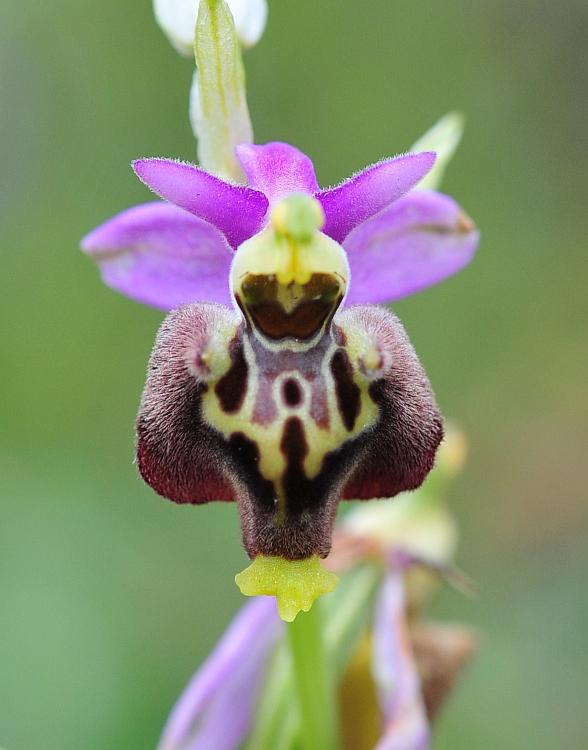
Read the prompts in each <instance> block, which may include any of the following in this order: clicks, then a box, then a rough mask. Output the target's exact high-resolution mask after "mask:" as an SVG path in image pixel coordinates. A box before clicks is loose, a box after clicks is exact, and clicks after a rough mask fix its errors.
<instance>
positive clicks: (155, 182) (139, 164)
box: [133, 159, 268, 248]
mask: <svg viewBox="0 0 588 750" xmlns="http://www.w3.org/2000/svg"><path fill="white" fill-rule="evenodd" d="M133 169H134V170H135V173H136V174H137V176H138V177H139V179H140V180H141V181H142V182H144V183H145V184H146V185H147V187H149V188H150V189H151V190H153V192H154V193H156V194H157V195H159V196H160V197H161V198H164V199H165V200H168V201H170V202H171V203H175V204H176V206H179V207H180V208H184V209H186V211H189V212H190V213H192V214H194V215H195V216H199V217H200V218H201V219H204V220H205V221H208V222H210V223H211V224H213V225H214V226H215V227H217V228H218V229H220V231H221V232H222V233H223V234H224V235H225V237H226V238H227V240H228V242H229V245H231V247H233V248H236V247H238V246H239V245H240V244H241V243H242V242H244V241H245V240H246V239H248V238H249V237H252V236H253V235H254V234H256V233H257V232H258V231H259V230H260V229H261V226H262V223H263V219H264V217H265V214H266V212H267V208H268V201H267V198H266V197H265V196H264V195H263V194H262V193H260V192H258V191H257V190H252V189H251V188H247V187H241V186H239V185H231V184H229V183H228V182H225V181H224V180H221V179H219V178H218V177H214V176H213V175H211V174H208V172H205V171H204V170H203V169H199V168H198V167H196V166H194V165H193V164H187V163H185V162H179V161H173V160H171V159H138V160H137V161H135V162H133Z"/></svg>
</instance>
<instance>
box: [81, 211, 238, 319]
mask: <svg viewBox="0 0 588 750" xmlns="http://www.w3.org/2000/svg"><path fill="white" fill-rule="evenodd" d="M82 249H83V250H84V252H86V253H87V254H88V255H90V256H91V257H92V258H93V259H94V260H95V261H96V262H97V263H98V265H99V267H100V271H101V273H102V278H103V279H104V282H105V283H106V284H107V285H108V286H110V287H111V288H112V289H116V290H117V291H118V292H122V294H125V295H126V296H127V297H130V298H131V299H134V300H137V301H139V302H143V303H144V304H147V305H152V306H153V307H158V308H160V309H162V310H171V309H173V308H175V307H178V306H179V305H182V304H185V303H187V302H193V301H194V300H195V299H200V300H208V301H213V302H222V303H225V304H230V299H231V297H230V292H229V285H228V274H229V268H230V265H231V259H232V253H231V249H230V247H229V245H228V243H227V241H226V239H225V238H224V236H223V235H222V234H221V233H220V232H219V231H218V229H216V228H215V227H213V226H212V225H211V224H208V223H207V222H206V221H203V220H202V219H199V218H198V217H196V216H193V215H192V214H190V213H188V212H187V211H184V210H182V209H181V208H177V207H176V206H173V205H170V204H169V203H161V202H159V201H157V202H154V203H147V204H143V205H140V206H135V207H134V208H130V209H128V210H127V211H123V212H122V213H120V214H118V215H117V216H114V217H113V218H112V219H110V220H109V221H107V222H105V223H104V224H102V225H101V226H99V227H98V228H97V229H95V230H94V231H93V232H91V233H90V234H88V235H87V236H86V237H85V238H84V239H83V240H82Z"/></svg>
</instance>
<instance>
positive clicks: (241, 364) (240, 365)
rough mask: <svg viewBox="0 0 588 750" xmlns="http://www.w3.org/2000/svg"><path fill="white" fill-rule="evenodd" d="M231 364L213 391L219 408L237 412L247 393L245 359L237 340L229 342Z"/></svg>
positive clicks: (228, 411) (231, 412)
mask: <svg viewBox="0 0 588 750" xmlns="http://www.w3.org/2000/svg"><path fill="white" fill-rule="evenodd" d="M230 349H231V366H230V368H229V370H228V372H227V373H226V374H225V375H223V377H222V378H221V379H220V380H219V381H218V383H217V384H216V386H215V389H214V390H215V393H216V395H217V396H218V400H219V403H220V406H221V409H222V410H223V411H224V412H226V413H227V414H234V413H235V412H238V411H239V409H240V408H241V406H242V404H243V400H244V398H245V394H246V393H247V373H248V369H249V368H248V367H247V361H246V359H245V357H244V355H243V347H242V346H241V344H240V343H239V342H237V341H233V342H232V343H231V347H230Z"/></svg>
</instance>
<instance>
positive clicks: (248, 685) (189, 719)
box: [157, 597, 283, 750]
mask: <svg viewBox="0 0 588 750" xmlns="http://www.w3.org/2000/svg"><path fill="white" fill-rule="evenodd" d="M282 631H283V624H282V621H281V620H280V618H279V617H278V614H277V611H276V603H275V600H274V599H273V598H271V597H256V598H255V599H252V600H251V601H249V602H248V603H247V604H246V605H244V606H243V607H242V609H241V610H240V611H239V613H238V614H237V616H236V617H235V619H234V620H233V622H232V623H231V625H230V626H229V628H228V629H227V631H226V632H225V634H224V635H223V637H222V638H221V640H220V641H219V643H218V644H217V646H216V647H215V649H214V650H213V652H212V653H211V654H210V656H209V657H208V658H207V660H206V661H205V662H204V664H203V665H202V667H201V668H200V669H199V670H198V672H196V674H195V675H194V677H193V678H192V679H191V681H190V682H189V684H188V685H187V686H186V688H185V690H184V692H183V693H182V695H181V696H180V698H179V700H178V702H177V703H176V705H175V706H174V709H173V711H172V713H171V715H170V717H169V719H168V721H167V723H166V726H165V728H164V730H163V734H162V736H161V739H160V741H159V744H158V746H157V748H158V750H212V748H214V750H236V749H237V748H238V747H240V746H241V743H242V742H244V741H245V739H246V738H247V735H248V732H249V730H250V728H251V724H252V721H253V717H254V713H255V708H256V704H257V700H258V697H259V693H260V689H261V685H262V680H263V677H264V674H265V671H266V665H267V660H268V657H269V656H270V654H271V652H272V650H273V648H274V646H275V645H276V641H277V639H278V637H279V636H280V634H281V633H282Z"/></svg>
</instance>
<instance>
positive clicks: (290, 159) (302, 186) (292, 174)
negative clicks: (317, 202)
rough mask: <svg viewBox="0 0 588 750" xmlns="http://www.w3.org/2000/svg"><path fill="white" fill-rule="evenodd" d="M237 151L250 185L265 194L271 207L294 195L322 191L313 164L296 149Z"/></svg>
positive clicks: (248, 147) (282, 146) (268, 146)
mask: <svg viewBox="0 0 588 750" xmlns="http://www.w3.org/2000/svg"><path fill="white" fill-rule="evenodd" d="M235 150H236V152H237V158H238V159H239V161H240V163H241V166H242V167H243V171H244V172H245V174H246V176H247V181H248V183H249V185H250V186H251V187H252V188H255V189H256V190H260V191H261V192H262V193H264V194H265V195H266V197H267V198H268V200H269V202H270V204H273V203H276V202H277V201H279V200H281V199H282V198H285V197H286V196H287V195H290V194H291V193H311V194H313V193H316V192H317V191H318V189H319V186H318V182H317V181H316V177H315V174H314V167H313V164H312V161H311V160H310V159H309V158H308V156H306V154H303V153H302V151H299V150H298V149H297V148H294V146H290V145H288V144H287V143H266V144H265V145H264V146H254V145H253V144H249V143H244V144H242V145H240V146H237V148H236V149H235Z"/></svg>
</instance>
